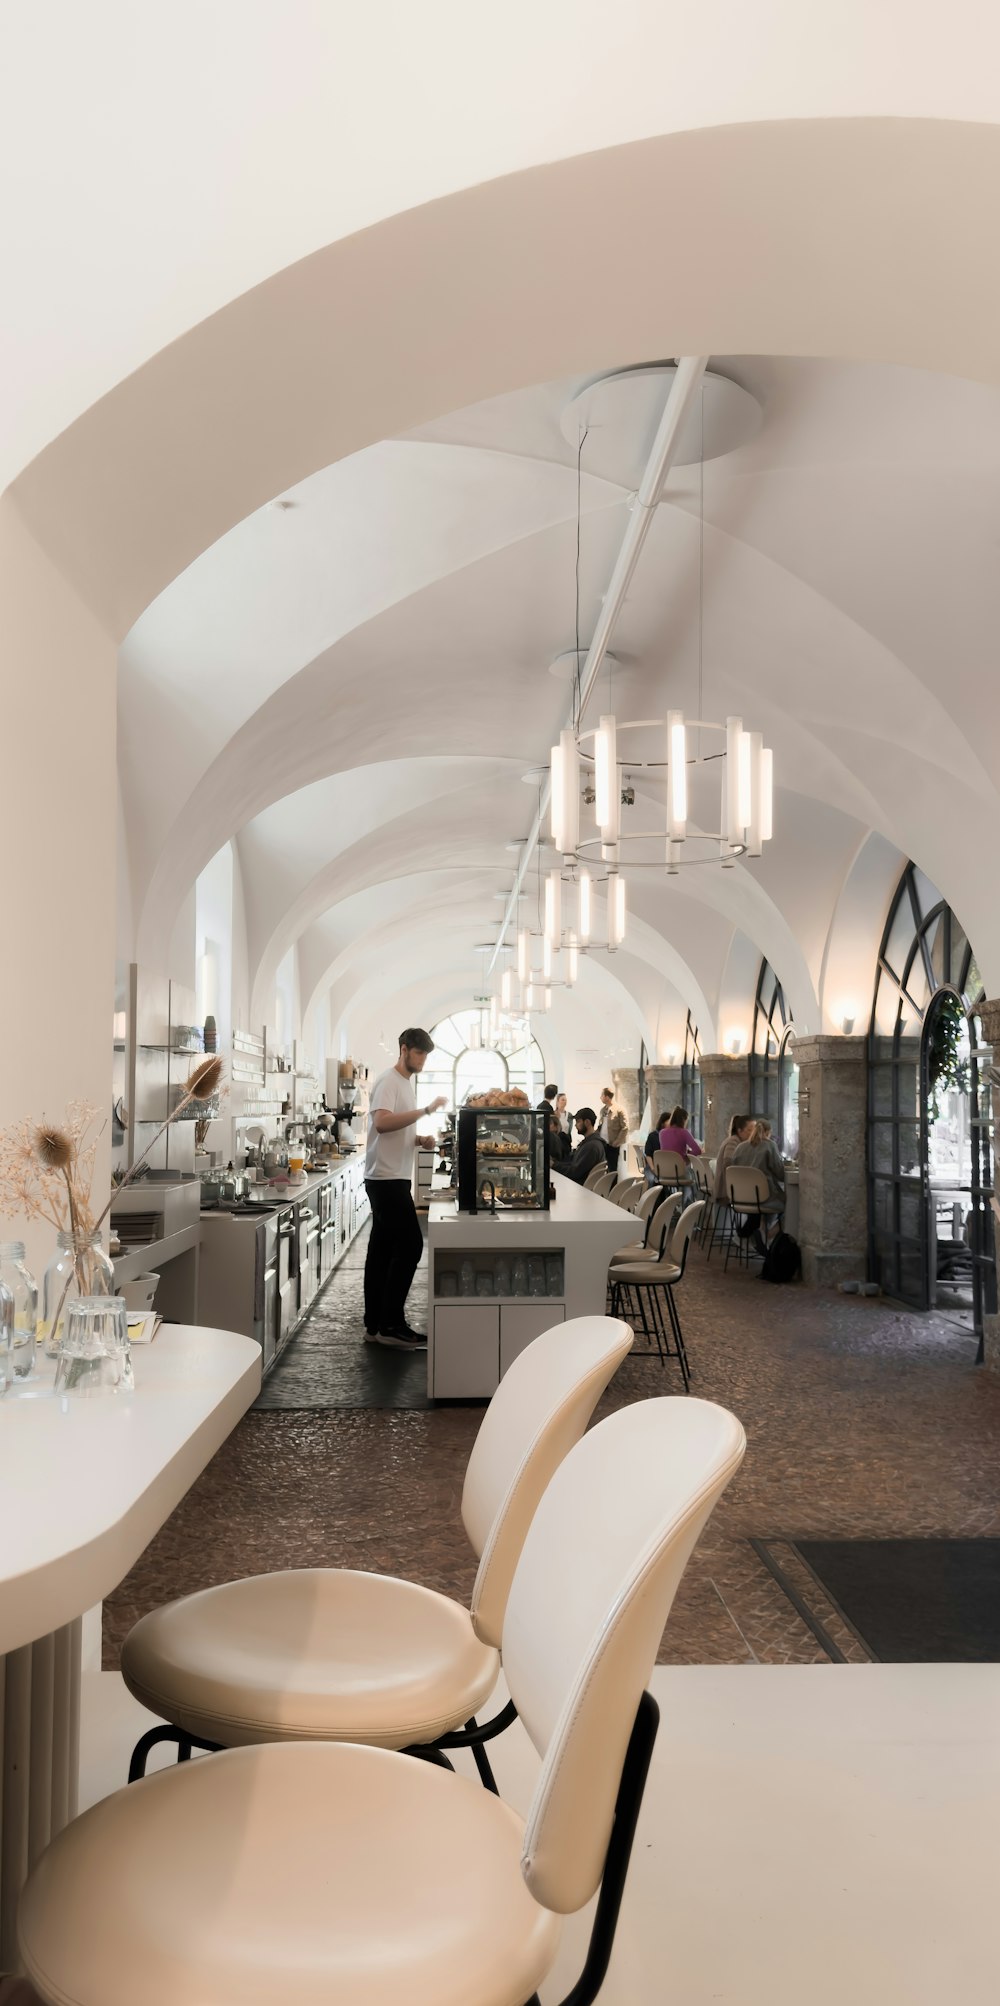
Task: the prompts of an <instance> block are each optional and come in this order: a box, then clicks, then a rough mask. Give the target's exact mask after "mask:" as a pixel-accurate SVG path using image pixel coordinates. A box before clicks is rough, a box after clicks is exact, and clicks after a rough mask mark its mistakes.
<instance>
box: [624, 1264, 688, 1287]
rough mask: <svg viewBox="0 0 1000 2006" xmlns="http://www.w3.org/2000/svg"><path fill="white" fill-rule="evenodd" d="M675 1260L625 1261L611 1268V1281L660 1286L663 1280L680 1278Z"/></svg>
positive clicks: (669, 1280) (668, 1280)
mask: <svg viewBox="0 0 1000 2006" xmlns="http://www.w3.org/2000/svg"><path fill="white" fill-rule="evenodd" d="M680 1272H681V1271H680V1268H679V1267H678V1266H677V1263H676V1261H626V1262H623V1264H622V1266H621V1267H619V1266H618V1264H617V1262H616V1263H615V1265H614V1266H613V1268H612V1270H611V1280H612V1281H613V1282H641V1283H642V1284H643V1286H644V1287H645V1288H662V1286H663V1284H664V1283H665V1282H676V1281H679V1280H680Z"/></svg>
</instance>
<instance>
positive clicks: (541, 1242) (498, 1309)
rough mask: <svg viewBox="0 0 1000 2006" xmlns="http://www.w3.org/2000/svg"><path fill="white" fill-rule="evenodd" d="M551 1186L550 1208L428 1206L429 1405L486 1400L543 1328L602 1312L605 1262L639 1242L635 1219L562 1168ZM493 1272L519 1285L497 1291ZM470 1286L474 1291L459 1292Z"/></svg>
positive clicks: (438, 1202)
mask: <svg viewBox="0 0 1000 2006" xmlns="http://www.w3.org/2000/svg"><path fill="white" fill-rule="evenodd" d="M552 1182H553V1184H554V1186H555V1191H556V1197H555V1200H554V1202H553V1204H552V1207H551V1209H550V1210H549V1211H548V1212H535V1211H530V1212H529V1211H525V1212H517V1211H514V1210H506V1209H504V1210H498V1211H497V1212H496V1214H495V1215H494V1214H493V1213H491V1212H490V1211H488V1210H487V1211H484V1212H459V1210H458V1207H457V1201H456V1200H455V1199H432V1200H431V1205H430V1211H429V1215H428V1231H427V1242H428V1265H429V1269H430V1274H429V1293H428V1324H427V1391H428V1393H429V1395H430V1397H431V1399H433V1400H470V1399H472V1400H474V1399H488V1398H489V1396H490V1394H491V1393H493V1392H494V1391H495V1390H496V1387H497V1386H498V1385H499V1383H500V1380H501V1378H502V1377H503V1374H504V1373H505V1372H506V1370H507V1367H508V1366H509V1365H510V1364H511V1362H512V1360H513V1359H515V1358H516V1357H517V1355H518V1352H519V1351H523V1350H524V1348H525V1345H527V1344H530V1343H531V1342H532V1340H533V1339H534V1338H536V1337H538V1336H539V1335H540V1334H541V1332H542V1331H543V1330H548V1329H550V1327H551V1326H552V1324H554V1323H561V1322H562V1321H563V1320H564V1319H565V1318H567V1317H575V1316H603V1314H604V1306H605V1302H606V1299H607V1278H608V1263H609V1262H610V1260H611V1256H612V1254H613V1253H615V1252H616V1250H617V1249H618V1248H619V1247H623V1246H624V1245H625V1244H626V1242H627V1241H629V1240H634V1239H635V1237H636V1223H635V1217H634V1215H633V1214H632V1213H631V1212H623V1211H622V1209H621V1207H620V1206H619V1205H612V1204H610V1203H609V1202H608V1200H607V1199H605V1198H596V1197H595V1196H594V1193H593V1192H592V1191H585V1190H584V1189H583V1186H582V1185H580V1184H575V1183H574V1182H573V1179H572V1178H571V1177H562V1176H560V1174H559V1172H558V1171H555V1172H553V1177H552ZM498 1267H499V1269H500V1270H501V1275H502V1276H503V1278H504V1279H507V1278H509V1279H510V1283H511V1284H513V1282H514V1281H515V1280H517V1281H518V1282H521V1283H522V1284H523V1286H522V1287H521V1288H518V1289H517V1290H515V1291H514V1292H510V1290H509V1289H504V1290H503V1291H502V1292H499V1293H498V1280H499V1279H500V1277H499V1276H498ZM470 1280H471V1285H472V1293H471V1294H470V1293H468V1292H462V1284H463V1281H464V1282H465V1284H466V1291H467V1290H468V1284H469V1282H470ZM533 1281H534V1284H535V1292H532V1282H533ZM540 1285H541V1287H542V1288H543V1291H544V1292H543V1293H538V1292H537V1291H538V1289H539V1286H540Z"/></svg>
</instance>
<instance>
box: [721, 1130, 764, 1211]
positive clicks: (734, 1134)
mask: <svg viewBox="0 0 1000 2006" xmlns="http://www.w3.org/2000/svg"><path fill="white" fill-rule="evenodd" d="M756 1126H757V1124H756V1122H755V1120H754V1118H753V1115H752V1114H734V1116H733V1118H732V1121H731V1122H730V1124H729V1134H728V1135H727V1137H726V1139H725V1142H724V1143H723V1145H722V1148H721V1149H720V1151H719V1154H718V1156H717V1157H716V1159H715V1189H714V1191H713V1193H712V1195H713V1197H714V1199H715V1202H716V1204H717V1205H724V1204H725V1203H726V1201H727V1199H728V1197H729V1186H728V1184H727V1183H726V1171H727V1169H728V1167H729V1165H730V1164H731V1162H732V1160H733V1156H734V1155H735V1152H736V1150H737V1149H738V1147H739V1145H740V1143H741V1142H749V1141H750V1138H751V1136H752V1135H753V1132H754V1129H755V1128H756Z"/></svg>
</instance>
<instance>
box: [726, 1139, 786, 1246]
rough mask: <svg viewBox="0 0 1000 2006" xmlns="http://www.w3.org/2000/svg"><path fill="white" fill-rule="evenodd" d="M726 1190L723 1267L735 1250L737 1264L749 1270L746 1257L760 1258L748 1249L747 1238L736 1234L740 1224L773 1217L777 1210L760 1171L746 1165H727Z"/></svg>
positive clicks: (765, 1179) (778, 1209) (777, 1206)
mask: <svg viewBox="0 0 1000 2006" xmlns="http://www.w3.org/2000/svg"><path fill="white" fill-rule="evenodd" d="M726 1189H727V1191H728V1194H729V1236H728V1238H727V1241H726V1258H725V1262H724V1266H725V1267H727V1268H728V1266H729V1256H730V1254H731V1253H732V1251H733V1248H734V1247H735V1249H736V1259H737V1262H738V1263H739V1264H742V1266H744V1267H749V1265H750V1256H751V1253H752V1254H753V1258H754V1260H755V1261H758V1260H761V1259H762V1258H763V1257H762V1255H761V1254H759V1253H758V1252H757V1251H756V1249H753V1248H751V1246H750V1242H749V1238H748V1237H744V1236H742V1235H741V1234H740V1231H739V1227H740V1223H741V1221H743V1220H746V1219H752V1218H753V1217H754V1216H755V1214H758V1213H759V1214H760V1216H761V1217H767V1216H769V1215H770V1216H772V1217H773V1215H774V1213H775V1212H777V1211H780V1210H781V1207H780V1205H778V1204H777V1203H776V1202H775V1200H774V1199H772V1197H771V1187H770V1185H769V1183H768V1181H767V1178H766V1177H765V1175H764V1172H763V1171H762V1170H755V1169H754V1167H753V1165H752V1164H750V1163H730V1164H729V1165H728V1167H727V1170H726Z"/></svg>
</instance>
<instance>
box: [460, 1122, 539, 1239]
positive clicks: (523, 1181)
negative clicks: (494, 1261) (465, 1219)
mask: <svg viewBox="0 0 1000 2006" xmlns="http://www.w3.org/2000/svg"><path fill="white" fill-rule="evenodd" d="M509 1098H510V1099H511V1100H512V1099H513V1096H510V1097H509ZM458 1209H459V1211H460V1212H501V1211H503V1212H510V1211H518V1212H547V1211H548V1209H549V1130H548V1118H547V1116H546V1115H544V1114H540V1113H539V1112H538V1110H537V1109H536V1108H532V1107H528V1106H527V1105H526V1104H525V1105H524V1106H519V1105H507V1106H500V1107H497V1106H491V1107H486V1106H482V1105H478V1106H475V1105H472V1106H470V1105H467V1106H465V1107H463V1108H459V1111H458Z"/></svg>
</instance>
